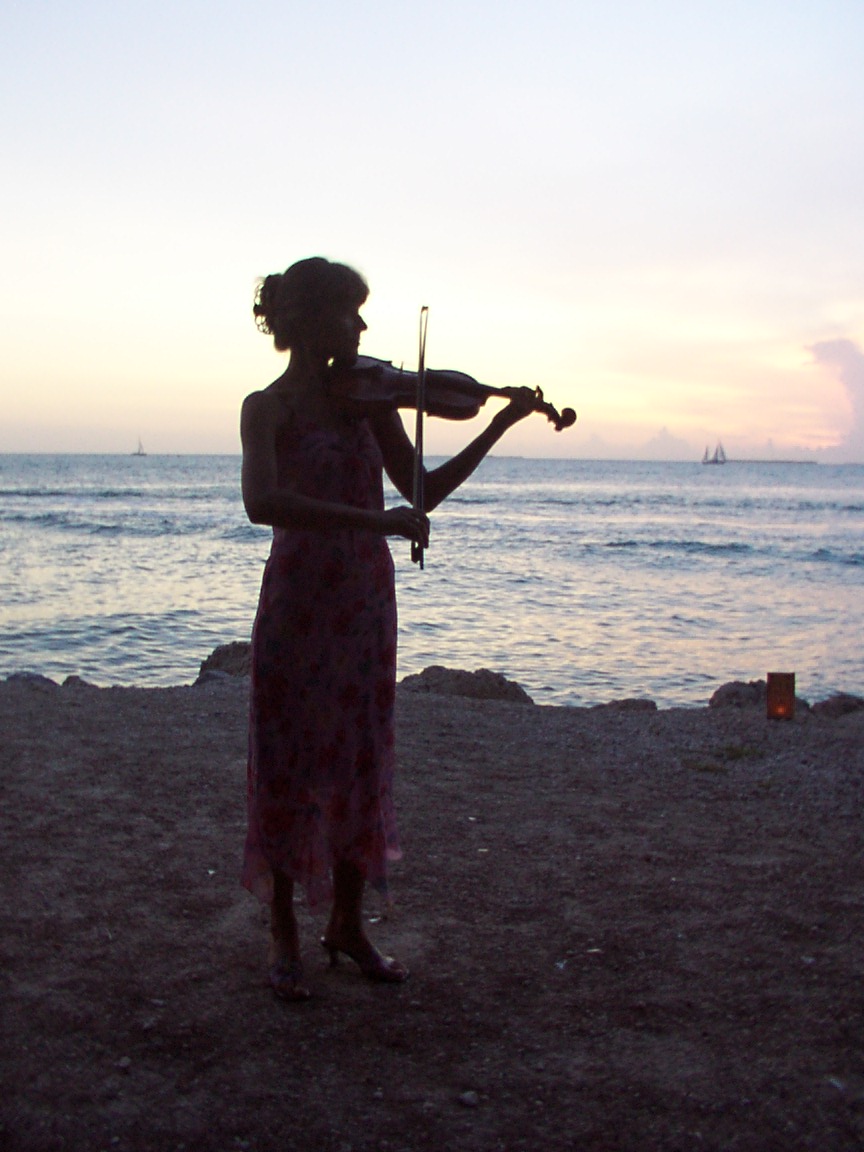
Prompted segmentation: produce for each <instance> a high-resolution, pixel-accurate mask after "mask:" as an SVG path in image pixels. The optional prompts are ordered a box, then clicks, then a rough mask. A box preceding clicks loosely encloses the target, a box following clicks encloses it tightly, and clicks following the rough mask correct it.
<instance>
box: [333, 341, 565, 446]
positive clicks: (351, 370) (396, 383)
mask: <svg viewBox="0 0 864 1152" xmlns="http://www.w3.org/2000/svg"><path fill="white" fill-rule="evenodd" d="M418 375H419V373H417V372H406V371H403V369H401V368H394V366H393V364H392V363H390V362H389V361H388V360H376V359H375V357H373V356H358V357H357V359H356V360H355V361H354V362H353V363H351V364H343V363H339V362H337V361H334V363H333V365H332V366H331V368H330V370H329V379H328V382H327V387H328V390H329V392H330V394H331V395H332V396H334V397H336V398H337V399H338V400H339V401H341V402H343V403H344V404H345V406H346V408H347V409H348V410H349V411H351V412H352V413H356V414H357V415H364V416H374V415H376V414H377V413H380V412H387V411H391V410H392V409H394V408H415V409H416V407H417V381H418ZM424 375H425V400H424V402H423V411H424V412H425V413H427V414H428V415H430V416H440V417H441V418H442V419H444V420H470V419H472V417H474V416H476V415H477V413H478V412H479V411H480V409H481V408H482V407H483V405H484V404H485V403H486V401H487V400H488V399H489V398H490V397H492V396H503V397H504V398H505V399H509V400H512V399H515V398H517V397H521V396H522V395H524V389H521V388H492V387H490V386H489V385H488V384H481V383H480V382H479V381H478V380H475V379H474V377H473V376H469V375H468V374H467V373H466V372H456V371H453V370H452V369H431V368H426V369H425V371H424ZM533 410H534V411H535V412H542V413H543V414H544V415H545V416H546V417H547V418H548V419H549V420H550V422H551V423H552V424H553V425H554V426H555V431H556V432H560V431H561V430H562V429H563V428H570V427H571V426H572V425H573V424H575V423H576V413H575V412H574V411H573V409H572V408H564V409H562V411H561V412H559V411H558V410H557V409H556V408H553V406H552V405H551V404H550V403H549V402H548V401H547V400H546V399H544V396H543V391H542V389H540V388H535V389H534V390H533Z"/></svg>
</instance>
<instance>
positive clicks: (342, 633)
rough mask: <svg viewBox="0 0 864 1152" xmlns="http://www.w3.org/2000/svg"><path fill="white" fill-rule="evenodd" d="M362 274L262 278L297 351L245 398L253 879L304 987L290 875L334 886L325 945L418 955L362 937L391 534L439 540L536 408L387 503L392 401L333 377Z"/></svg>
mask: <svg viewBox="0 0 864 1152" xmlns="http://www.w3.org/2000/svg"><path fill="white" fill-rule="evenodd" d="M367 294H368V288H367V285H366V283H365V281H364V280H363V278H362V277H361V276H360V275H359V274H358V273H357V272H355V271H354V270H353V269H351V268H348V267H347V266H346V265H344V264H335V263H331V262H329V261H327V260H324V259H322V258H320V257H315V258H313V259H310V260H301V261H300V262H299V263H297V264H294V265H292V267H290V268H289V269H288V270H287V271H286V272H284V273H281V274H276V275H273V276H268V277H267V278H266V279H265V280H264V281H263V282H262V283H261V285H260V287H259V291H258V295H257V298H256V302H255V307H254V314H255V317H256V320H257V323H258V326H259V328H261V330H262V331H264V332H266V333H267V334H269V335H272V336H273V339H274V343H275V346H276V348H277V349H278V350H279V351H288V352H289V353H290V357H289V360H288V366H287V368H286V369H285V371H284V372H283V374H282V375H281V376H279V377H278V379H276V380H275V381H274V382H273V383H272V384H270V385H269V386H268V387H266V388H264V389H262V390H261V391H258V392H253V393H252V394H251V395H249V396H247V398H246V400H245V401H244V403H243V410H242V417H241V435H242V441H243V478H242V484H243V502H244V505H245V508H246V512H247V514H248V516H249V519H250V520H251V521H252V522H253V523H255V524H268V525H270V526H271V527H272V529H273V543H272V548H271V551H270V556H269V559H268V561H267V564H266V566H265V569H264V575H263V580H262V585H261V595H260V600H259V605H258V612H257V615H256V619H255V625H254V629H253V633H252V682H251V699H250V720H249V762H248V789H247V791H248V833H247V838H246V846H245V853H244V865H243V883H244V885H245V886H246V887H247V888H249V889H250V890H251V891H252V892H254V893H255V894H256V895H257V896H259V897H260V898H261V899H262V900H263V901H264V902H266V903H268V904H269V906H270V927H271V937H272V939H271V967H270V975H269V979H270V984H271V986H272V988H273V990H274V992H275V993H276V995H277V996H279V997H280V998H283V999H287V1000H304V999H307V998H308V997H309V995H310V989H309V986H308V984H307V982H306V979H305V977H304V973H303V966H302V962H301V948H300V943H299V939H298V930H297V922H296V919H295V915H294V907H293V896H294V885H295V884H299V885H300V886H301V887H302V888H303V889H304V890H305V893H306V897H307V900H308V902H309V904H310V905H311V906H312V907H313V908H315V907H318V906H320V905H321V904H322V903H324V902H330V904H331V907H330V915H329V919H328V921H327V925H326V928H325V932H324V935H323V937H322V940H321V943H322V945H323V946H324V948H325V949H326V950H327V952H328V953H329V955H330V959H331V963H335V962H336V960H337V959H338V956H339V954H340V953H342V954H344V955H346V956H348V957H350V958H351V959H352V960H354V961H355V963H356V964H357V965H358V967H359V968H360V970H361V971H362V973H363V974H364V975H365V976H367V977H368V978H369V979H371V980H376V981H381V982H390V983H398V982H401V981H403V980H404V979H405V978H406V977H407V975H408V972H407V969H406V968H405V967H404V966H403V965H402V964H401V963H399V962H398V961H397V960H394V959H392V958H390V957H387V956H384V955H382V954H381V953H380V952H379V951H378V950H377V949H376V948H375V946H374V945H373V944H372V943H371V941H370V940H369V939H368V937H367V935H366V932H365V930H364V926H363V920H362V915H361V910H362V900H363V892H364V888H365V885H366V883H367V882H369V883H371V884H373V885H375V886H377V887H379V888H381V889H383V888H384V887H385V885H386V874H387V863H388V861H389V860H393V859H396V858H398V857H399V854H400V853H399V844H398V838H397V833H396V821H395V814H394V806H393V792H392V787H393V767H394V747H393V743H394V740H393V707H394V700H395V685H396V601H395V592H394V578H393V563H392V560H391V557H390V551H389V547H388V544H387V541H386V537H388V536H401V537H405V538H406V539H409V540H412V541H414V542H415V543H417V544H418V545H419V546H420V547H425V546H426V545H427V544H428V541H429V520H428V517H427V515H426V512H427V511H431V510H432V509H433V508H435V507H436V505H438V504H440V502H441V501H442V500H444V499H445V498H446V497H447V496H449V495H450V493H451V492H453V491H454V489H456V488H457V487H458V486H459V485H460V484H461V483H462V482H463V481H464V480H466V479H467V477H468V476H470V475H471V473H472V472H473V471H474V469H475V468H476V467H477V465H478V464H479V463H480V462H481V460H482V459H483V458H484V456H485V455H486V454H487V452H488V451H489V450H490V448H492V446H493V445H494V444H495V443H496V442H497V441H498V440H499V438H500V437H501V436H502V435H503V434H504V433H505V432H506V431H507V429H508V428H510V427H512V426H513V425H514V424H516V423H517V422H518V421H519V420H521V419H522V418H523V417H524V416H526V415H527V414H528V413H529V412H530V411H532V410H533V409H534V406H535V405H534V394H533V393H532V392H531V390H530V389H527V388H526V389H517V390H515V392H514V395H513V396H512V397H511V398H510V403H509V404H508V405H507V406H506V407H505V408H503V409H502V410H501V411H499V412H497V413H496V414H495V415H494V416H493V417H492V419H491V420H490V422H489V424H488V425H487V427H486V429H485V430H484V431H483V432H481V433H480V434H479V436H477V437H476V438H475V439H474V440H472V441H471V442H470V443H469V444H468V445H467V447H466V448H464V449H463V450H462V451H461V452H460V453H459V454H458V455H457V456H455V457H453V458H452V459H451V460H448V461H447V462H446V463H444V464H442V465H441V466H440V467H438V468H435V469H433V470H431V471H430V472H428V473H427V474H426V475H425V484H424V489H425V494H424V503H425V510H424V511H421V510H419V509H415V508H413V507H410V506H409V505H408V504H402V505H399V506H397V507H395V508H389V509H386V510H385V507H384V498H383V477H382V469H383V471H386V473H387V475H388V476H389V477H390V480H391V481H392V482H393V484H394V486H395V487H396V488H397V490H398V491H399V492H400V493H401V494H402V496H403V497H404V498H405V500H407V501H410V500H411V495H410V493H411V489H412V481H413V470H414V451H413V446H412V444H411V441H410V440H409V438H408V436H407V435H406V433H405V430H404V428H403V426H402V422H401V420H400V417H399V415H398V413H397V411H396V409H395V408H393V409H390V410H386V409H385V410H382V409H381V408H380V406H379V407H377V408H376V409H375V411H374V413H372V414H370V415H363V414H362V412H360V411H358V408H357V405H356V402H353V401H352V402H351V403H350V404H346V402H345V400H344V399H343V398H340V396H339V395H337V394H335V393H334V391H333V390H332V389H330V388H329V387H328V381H329V379H330V377H331V375H332V370H331V365H332V363H333V362H334V361H336V362H338V363H340V364H350V363H351V362H352V361H354V360H355V359H356V357H357V354H358V347H359V342H360V336H361V334H362V332H363V331H364V330H365V328H366V324H365V323H364V321H363V318H362V316H361V315H360V308H361V307H362V305H363V304H364V302H365V300H366V297H367Z"/></svg>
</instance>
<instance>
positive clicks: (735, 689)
mask: <svg viewBox="0 0 864 1152" xmlns="http://www.w3.org/2000/svg"><path fill="white" fill-rule="evenodd" d="M767 698H768V685H767V684H766V682H765V681H764V680H750V681H749V682H748V683H747V684H745V683H744V681H743V680H732V681H731V682H730V683H729V684H723V685H722V686H721V687H720V688H718V689H717V691H716V692H715V693H714V695H713V696H712V697H711V699H710V700H709V701H708V707H709V708H752V707H756V706H758V705H760V704H761V705H762V706H763V707H764V706H765V703H766V701H767Z"/></svg>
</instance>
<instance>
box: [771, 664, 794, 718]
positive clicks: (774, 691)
mask: <svg viewBox="0 0 864 1152" xmlns="http://www.w3.org/2000/svg"><path fill="white" fill-rule="evenodd" d="M794 716H795V673H794V672H769V673H768V719H769V720H792V719H794Z"/></svg>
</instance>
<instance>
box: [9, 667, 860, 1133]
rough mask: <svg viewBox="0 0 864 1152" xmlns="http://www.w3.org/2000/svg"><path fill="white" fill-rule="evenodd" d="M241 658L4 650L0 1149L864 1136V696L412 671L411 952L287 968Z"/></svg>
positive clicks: (378, 933) (390, 929)
mask: <svg viewBox="0 0 864 1152" xmlns="http://www.w3.org/2000/svg"><path fill="white" fill-rule="evenodd" d="M246 691H247V688H246V683H245V681H244V680H243V679H242V678H223V679H217V680H215V681H214V682H212V683H209V684H205V685H201V686H198V687H183V688H171V689H132V688H103V689H97V688H93V687H89V686H86V685H82V684H77V685H76V684H69V685H66V686H63V687H57V686H51V685H50V684H46V683H44V682H39V681H33V682H27V681H20V680H9V681H6V682H4V683H0V734H2V744H0V747H2V767H0V795H2V806H0V820H2V837H0V861H2V862H0V879H2V904H0V917H2V933H0V940H2V945H0V946H2V969H0V981H2V985H0V989H2V1008H0V1012H2V1017H0V1025H2V1029H0V1031H2V1043H0V1082H2V1099H0V1149H2V1150H3V1152H19V1150H22V1152H23V1150H26V1152H32V1150H40V1152H41V1150H45V1152H47V1150H49V1149H51V1150H53V1149H57V1150H60V1149H81V1150H85V1149H86V1150H97V1149H106V1150H111V1149H117V1150H126V1149H177V1150H180V1149H183V1150H188V1152H191V1150H197V1149H201V1150H205V1149H206V1150H211V1149H212V1150H216V1149H219V1150H220V1152H227V1150H232V1149H244V1150H249V1152H259V1150H260V1152H265V1150H266V1152H270V1150H274V1152H275V1150H277V1149H280V1150H285V1149H313V1148H314V1149H321V1150H323V1152H361V1150H363V1152H366V1150H370V1152H371V1150H372V1149H376V1150H388V1152H397V1150H400V1149H406V1150H407V1149H411V1150H413V1149H439V1150H440V1149H457V1150H460V1149H465V1150H467V1149H483V1150H487V1149H488V1150H490V1152H491V1150H505V1149H507V1150H517V1149H519V1150H526V1152H528V1150H535V1149H544V1150H555V1149H562V1150H563V1149H591V1150H593V1149H598V1150H599V1149H604V1150H606V1149H608V1150H612V1149H614V1150H622V1152H623V1150H634V1152H635V1150H637V1149H638V1150H645V1149H663V1150H665V1149H670V1150H671V1149H680V1150H685V1149H686V1150H690V1149H725V1150H748V1149H772V1150H773V1149H777V1150H783V1152H794V1150H797V1149H814V1150H817V1149H818V1150H820V1152H825V1150H830V1149H849V1150H851V1149H859V1148H861V1147H862V1144H864V1043H862V1026H864V980H862V976H864V971H862V969H864V948H862V944H861V941H862V939H864V883H862V882H864V855H862V826H861V818H862V797H864V783H862V782H864V711H861V710H859V711H856V712H852V713H849V714H847V715H843V716H840V717H837V718H831V717H829V716H827V715H821V714H820V715H816V714H813V713H810V712H809V711H807V710H806V709H799V711H798V714H797V716H796V719H795V720H794V721H793V722H772V721H768V720H766V718H765V715H764V708H762V707H757V706H752V707H726V708H708V707H699V708H691V709H677V710H671V711H651V710H629V709H624V708H615V707H602V708H595V709H575V708H550V707H539V706H536V705H531V704H520V703H513V702H510V701H497V700H472V699H465V698H459V697H453V696H442V695H434V694H422V693H412V692H408V691H406V690H405V689H404V688H401V689H400V692H399V702H398V741H399V744H398V748H399V778H398V790H397V801H398V804H399V815H400V828H401V833H402V839H403V844H404V848H405V858H404V860H403V861H402V862H401V863H399V864H398V865H396V866H395V867H394V869H393V874H392V881H393V893H392V895H393V902H394V903H393V907H392V908H391V909H389V910H388V909H385V908H383V907H382V906H381V905H380V904H379V903H376V900H375V898H372V899H370V901H369V904H368V910H369V914H370V917H371V918H372V920H373V921H374V923H373V926H372V928H371V929H370V931H371V932H372V933H373V934H374V936H375V938H376V940H377V941H378V943H379V944H381V945H382V946H383V947H384V948H385V949H386V950H387V951H389V952H392V953H393V954H394V955H397V956H398V957H399V958H400V959H401V960H403V961H404V962H405V963H406V964H407V965H408V966H409V967H410V968H411V973H412V975H411V979H410V980H409V981H408V982H407V983H406V984H405V985H404V986H400V987H377V986H372V985H370V984H368V983H366V982H365V981H364V980H363V979H362V978H361V977H360V975H359V974H358V972H357V971H356V969H354V968H353V966H350V965H344V966H340V968H338V969H336V970H334V971H330V970H328V969H327V967H326V965H325V957H324V955H323V953H321V955H319V952H321V950H320V948H319V947H318V945H317V943H316V941H317V936H318V934H319V932H320V929H321V927H322V920H321V918H320V917H313V916H312V915H310V914H309V913H308V912H307V911H305V910H304V911H303V912H302V915H301V927H302V931H303V934H304V942H305V953H306V962H307V967H308V970H309V973H310V975H311V978H312V984H313V987H314V991H315V993H316V995H315V999H314V1000H313V1001H312V1002H311V1003H309V1004H305V1005H285V1004H281V1003H279V1002H277V1001H276V1000H275V999H274V998H273V997H272V995H271V994H270V992H269V990H268V989H267V988H266V986H265V983H264V975H265V923H266V916H265V913H264V911H263V910H262V909H261V908H260V907H259V906H257V905H256V903H255V902H254V900H253V899H252V897H250V896H249V895H248V894H247V893H246V892H244V891H243V890H242V889H241V888H240V887H239V883H238V871H239V862H240V850H241V845H242V839H243V833H244V812H243V795H244V773H245V742H246V730H245V709H246Z"/></svg>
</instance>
